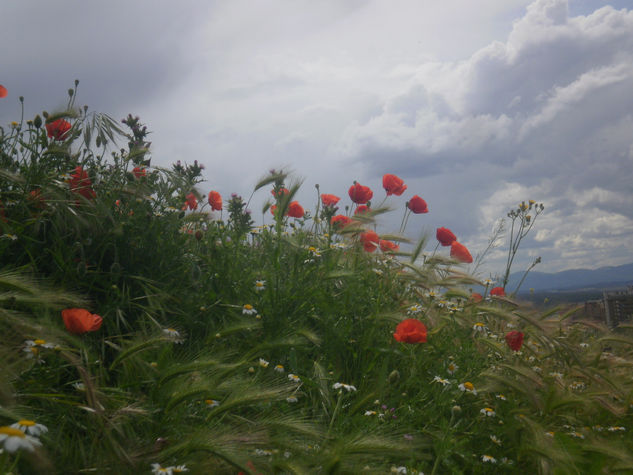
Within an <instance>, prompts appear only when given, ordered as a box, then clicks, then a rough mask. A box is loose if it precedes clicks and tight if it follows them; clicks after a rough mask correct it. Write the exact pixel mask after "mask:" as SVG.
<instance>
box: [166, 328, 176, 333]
mask: <svg viewBox="0 0 633 475" xmlns="http://www.w3.org/2000/svg"><path fill="white" fill-rule="evenodd" d="M167 331H168V332H171V333H175V332H176V330H175V329H174V328H168V329H167Z"/></svg>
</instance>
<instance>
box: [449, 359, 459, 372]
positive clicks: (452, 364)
mask: <svg viewBox="0 0 633 475" xmlns="http://www.w3.org/2000/svg"><path fill="white" fill-rule="evenodd" d="M458 369H459V366H457V365H456V364H455V363H453V362H452V361H451V362H450V363H448V365H447V366H446V371H448V374H455V371H457V370H458Z"/></svg>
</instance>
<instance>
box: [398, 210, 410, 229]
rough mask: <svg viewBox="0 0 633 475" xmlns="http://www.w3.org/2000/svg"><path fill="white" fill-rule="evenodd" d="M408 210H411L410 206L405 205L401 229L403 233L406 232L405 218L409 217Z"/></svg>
mask: <svg viewBox="0 0 633 475" xmlns="http://www.w3.org/2000/svg"><path fill="white" fill-rule="evenodd" d="M407 211H410V210H409V208H407V207H406V206H405V208H404V214H403V215H402V222H401V223H400V231H399V233H400V234H402V233H403V232H404V226H405V219H406V217H407Z"/></svg>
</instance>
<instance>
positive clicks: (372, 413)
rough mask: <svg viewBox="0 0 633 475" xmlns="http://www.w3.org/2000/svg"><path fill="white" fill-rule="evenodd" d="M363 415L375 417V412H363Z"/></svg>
mask: <svg viewBox="0 0 633 475" xmlns="http://www.w3.org/2000/svg"><path fill="white" fill-rule="evenodd" d="M365 415H366V416H375V415H376V411H365Z"/></svg>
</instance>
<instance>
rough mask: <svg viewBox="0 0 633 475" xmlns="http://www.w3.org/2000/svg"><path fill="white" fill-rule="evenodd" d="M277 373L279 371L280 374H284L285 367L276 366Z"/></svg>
mask: <svg viewBox="0 0 633 475" xmlns="http://www.w3.org/2000/svg"><path fill="white" fill-rule="evenodd" d="M275 371H277V372H278V373H283V372H284V371H285V370H284V365H281V364H278V365H277V366H275Z"/></svg>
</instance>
